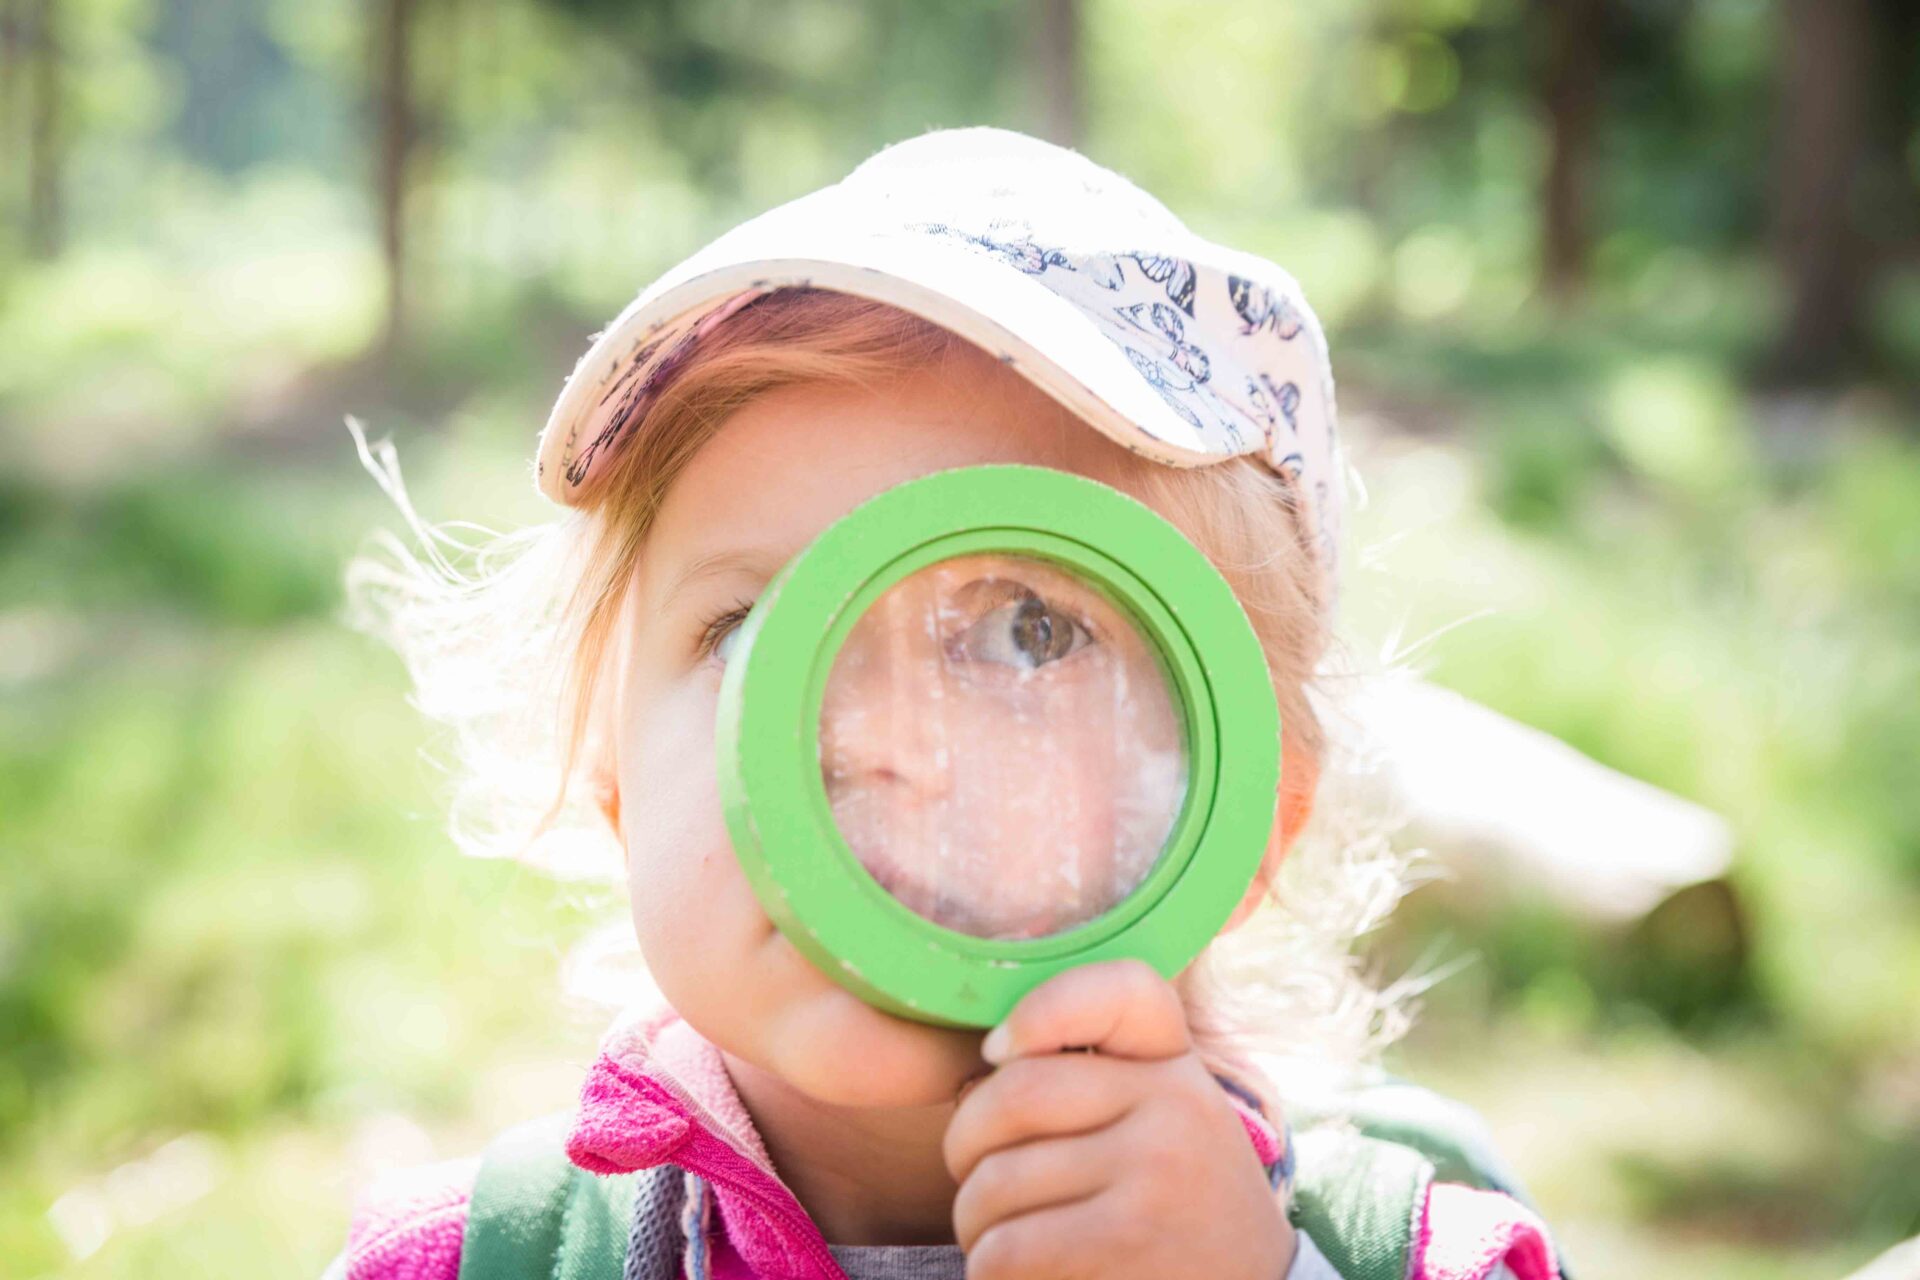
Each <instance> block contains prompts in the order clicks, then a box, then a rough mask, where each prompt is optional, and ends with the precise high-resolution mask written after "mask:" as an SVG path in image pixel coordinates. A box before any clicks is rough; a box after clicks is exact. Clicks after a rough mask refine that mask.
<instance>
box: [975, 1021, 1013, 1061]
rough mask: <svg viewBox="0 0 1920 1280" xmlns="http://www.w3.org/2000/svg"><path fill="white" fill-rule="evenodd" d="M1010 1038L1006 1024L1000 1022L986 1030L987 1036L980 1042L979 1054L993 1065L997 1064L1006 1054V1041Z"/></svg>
mask: <svg viewBox="0 0 1920 1280" xmlns="http://www.w3.org/2000/svg"><path fill="white" fill-rule="evenodd" d="M1011 1038H1012V1035H1011V1033H1009V1032H1008V1031H1007V1024H1006V1023H1004V1022H1003V1023H1001V1024H1000V1025H999V1026H997V1027H995V1028H994V1029H993V1030H991V1031H989V1032H987V1038H986V1039H985V1040H983V1041H981V1042H980V1056H981V1057H983V1058H985V1059H986V1060H987V1061H988V1062H991V1063H992V1064H993V1065H994V1066H996V1067H997V1066H999V1065H1000V1062H1001V1060H1002V1059H1003V1058H1005V1057H1006V1056H1007V1041H1008V1040H1010V1039H1011Z"/></svg>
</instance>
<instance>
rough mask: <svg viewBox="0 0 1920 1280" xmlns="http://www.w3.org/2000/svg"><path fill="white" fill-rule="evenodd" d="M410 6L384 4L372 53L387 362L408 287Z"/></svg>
mask: <svg viewBox="0 0 1920 1280" xmlns="http://www.w3.org/2000/svg"><path fill="white" fill-rule="evenodd" d="M414 7H415V0H384V4H383V6H382V12H381V26H380V31H379V38H378V42H377V47H376V58H377V61H378V64H379V94H378V97H379V102H378V112H377V113H378V129H379V138H378V146H379V169H378V175H377V179H376V181H377V184H378V187H379V201H380V250H381V254H382V256H383V258H384V260H385V263H386V276H387V300H386V321H385V327H384V330H383V332H382V334H381V338H380V346H381V352H382V355H383V356H386V357H388V358H391V357H392V356H393V355H395V354H396V353H397V352H398V350H399V349H400V347H401V345H402V343H403V342H404V341H405V339H406V333H407V313H408V302H409V299H408V293H407V287H408V284H409V278H408V271H407V265H408V264H407V235H406V212H407V190H408V186H409V182H408V179H409V176H410V175H409V172H408V171H409V166H410V161H411V160H412V157H413V144H414V138H415V132H416V122H415V120H414V106H413V94H412V89H413V85H412V48H411V36H412V29H413V13H414Z"/></svg>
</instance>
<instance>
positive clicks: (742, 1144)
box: [342, 1010, 1558, 1280]
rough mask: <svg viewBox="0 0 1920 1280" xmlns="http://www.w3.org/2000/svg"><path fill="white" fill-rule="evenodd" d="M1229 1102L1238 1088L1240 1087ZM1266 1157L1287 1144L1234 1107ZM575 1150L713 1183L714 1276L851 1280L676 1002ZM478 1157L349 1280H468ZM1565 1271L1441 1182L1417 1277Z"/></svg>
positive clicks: (364, 1208) (401, 1188)
mask: <svg viewBox="0 0 1920 1280" xmlns="http://www.w3.org/2000/svg"><path fill="white" fill-rule="evenodd" d="M1228 1096H1229V1097H1231V1096H1232V1095H1231V1094H1229V1095H1228ZM1234 1105H1235V1107H1236V1108H1237V1109H1238V1110H1239V1112H1240V1118H1241V1121H1242V1123H1243V1124H1244V1125H1245V1126H1246V1129H1247V1136H1248V1139H1249V1140H1250V1141H1251V1142H1252V1143H1253V1146H1254V1150H1255V1152H1256V1153H1257V1154H1258V1155H1259V1157H1260V1160H1261V1162H1262V1163H1263V1164H1264V1163H1271V1162H1272V1161H1273V1160H1275V1159H1277V1158H1278V1157H1279V1155H1280V1152H1281V1140H1280V1138H1279V1137H1278V1136H1277V1135H1276V1134H1275V1132H1274V1130H1273V1128H1272V1127H1271V1126H1270V1125H1269V1124H1268V1123H1267V1122H1266V1120H1265V1119H1264V1118H1262V1117H1261V1116H1260V1115H1259V1113H1257V1112H1255V1111H1253V1110H1250V1109H1249V1108H1247V1107H1245V1106H1242V1105H1241V1104H1240V1103H1239V1102H1238V1101H1237V1100H1236V1101H1235V1103H1234ZM567 1155H568V1156H569V1157H570V1158H571V1159H572V1160H573V1162H574V1163H575V1164H577V1165H579V1166H580V1167H581V1168H583V1169H586V1170H589V1171H591V1172H594V1173H604V1174H613V1173H626V1172H632V1171H635V1170H639V1169H647V1168H651V1167H653V1166H655V1165H658V1164H664V1163H672V1164H675V1165H678V1166H680V1167H681V1168H683V1169H686V1170H688V1171H690V1172H692V1173H695V1174H698V1175H699V1176H700V1177H702V1178H704V1179H706V1180H707V1182H708V1183H709V1184H710V1185H711V1186H712V1187H713V1191H714V1201H715V1204H716V1207H717V1209H718V1216H719V1220H720V1222H719V1225H720V1229H719V1231H718V1232H717V1233H716V1237H715V1239H714V1240H713V1241H712V1253H711V1257H712V1268H713V1270H712V1274H713V1277H714V1280H757V1278H759V1277H780V1278H781V1280H846V1276H845V1273H844V1272H842V1271H841V1269H840V1267H839V1264H837V1263H836V1262H835V1261H834V1259H833V1256H832V1254H831V1253H829V1252H828V1249H827V1242H826V1239H825V1238H824V1237H823V1236H822V1235H821V1234H820V1229H819V1227H817V1226H816V1225H815V1224H814V1221H813V1219H812V1218H811V1217H809V1216H808V1214H807V1211H806V1210H805V1209H804V1208H803V1207H801V1204H800V1202H799V1200H797V1199H796V1198H795V1197H794V1194H793V1192H792V1191H791V1190H790V1189H788V1187H787V1185H786V1184H785V1183H784V1182H782V1181H781V1180H780V1175H779V1174H778V1173H776V1172H775V1171H774V1168H773V1161H772V1160H771V1159H770V1158H769V1157H768V1155H767V1150H766V1147H765V1145H764V1144H763V1143H762V1142H761V1139H760V1135H759V1133H758V1131H756V1130H755V1128H754V1126H753V1121H752V1120H751V1119H750V1118H749V1117H748V1115H747V1110H746V1107H745V1106H744V1105H743V1104H742V1103H741V1101H740V1095H739V1094H738V1093H737V1092H736V1091H735V1090H734V1087H733V1082H732V1080H731V1079H730V1078H729V1077H728V1075H727V1070H726V1065H725V1063H724V1062H723V1061H722V1059H721V1057H720V1051H719V1050H718V1049H716V1048H715V1047H714V1046H713V1045H712V1044H710V1043H708V1042H707V1040H706V1039H705V1038H703V1037H702V1036H701V1035H700V1033H699V1032H697V1031H695V1030H694V1029H693V1028H692V1027H691V1026H689V1025H688V1024H687V1023H686V1022H685V1021H684V1020H682V1019H681V1018H680V1017H679V1016H678V1015H677V1014H674V1013H673V1012H672V1011H671V1010H667V1011H664V1012H662V1013H660V1014H657V1015H655V1016H654V1017H652V1018H651V1019H649V1020H646V1021H644V1022H639V1023H633V1024H627V1025H622V1026H616V1027H615V1028H614V1029H613V1031H611V1032H609V1033H608V1035H607V1037H606V1039H605V1040H604V1041H603V1042H602V1045H601V1051H600V1055H599V1057H598V1059H597V1060H596V1061H595V1062H594V1064H593V1066H592V1068H591V1069H590V1070H589V1071H588V1073H587V1078H586V1081H585V1082H584V1083H583V1084H582V1086H581V1089H580V1108H579V1111H578V1112H577V1113H576V1115H575V1117H574V1122H573V1129H572V1132H571V1134H570V1135H569V1137H568V1139H567ZM478 1168H479V1159H478V1158H477V1157H475V1158H472V1159H467V1160H462V1161H456V1162H450V1163H447V1164H441V1165H435V1166H431V1167H430V1168H428V1169H425V1170H421V1171H418V1172H417V1173H416V1174H414V1175H411V1176H409V1177H404V1178H402V1179H399V1180H397V1181H395V1182H391V1183H388V1184H385V1186H384V1187H383V1188H379V1189H376V1190H375V1191H374V1192H373V1193H372V1194H370V1195H368V1196H367V1197H365V1198H363V1200H362V1202H361V1204H360V1206H359V1208H358V1210H357V1211H356V1213H355V1214H354V1218H353V1224H352V1226H351V1227H350V1229H349V1231H348V1238H347V1248H346V1252H345V1254H344V1255H343V1256H342V1259H343V1261H344V1264H345V1265H344V1274H345V1275H346V1277H347V1278H348V1280H458V1276H459V1271H460V1241H461V1236H462V1234H463V1232H464V1231H465V1228H466V1219H467V1198H468V1195H469V1193H470V1192H471V1190H472V1187H473V1179H474V1174H475V1172H476V1171H477V1170H478ZM1503 1263H1504V1264H1505V1265H1506V1266H1507V1267H1508V1268H1509V1269H1510V1270H1511V1271H1512V1273H1513V1274H1514V1276H1516V1277H1517V1278H1518V1280H1554V1277H1555V1276H1556V1275H1557V1274H1558V1273H1557V1269H1556V1267H1555V1263H1554V1259H1553V1251H1552V1247H1551V1245H1549V1243H1548V1242H1547V1237H1546V1232H1545V1229H1544V1228H1543V1227H1542V1226H1541V1224H1540V1222H1539V1220H1538V1219H1537V1218H1535V1217H1534V1215H1533V1214H1532V1213H1531V1212H1529V1211H1528V1210H1527V1209H1526V1208H1525V1207H1524V1206H1522V1205H1520V1204H1519V1203H1517V1202H1515V1201H1514V1200H1512V1199H1510V1198H1509V1197H1507V1196H1504V1195H1500V1194H1498V1193H1496V1192H1491V1191H1480V1190H1476V1189H1474V1188H1471V1187H1466V1186H1461V1185H1458V1184H1453V1183H1439V1182H1436V1183H1435V1184H1434V1185H1433V1189H1432V1190H1431V1191H1430V1192H1429V1193H1428V1197H1427V1204H1426V1206H1425V1212H1424V1214H1423V1220H1422V1222H1421V1224H1420V1233H1419V1238H1418V1241H1417V1243H1416V1248H1415V1258H1414V1265H1413V1267H1412V1269H1411V1271H1410V1273H1409V1280H1486V1277H1488V1276H1489V1275H1490V1274H1491V1273H1493V1272H1494V1271H1495V1269H1496V1268H1497V1267H1498V1266H1500V1265H1501V1264H1503Z"/></svg>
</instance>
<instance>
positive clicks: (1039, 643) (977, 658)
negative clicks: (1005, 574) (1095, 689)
mask: <svg viewBox="0 0 1920 1280" xmlns="http://www.w3.org/2000/svg"><path fill="white" fill-rule="evenodd" d="M997 585H998V586H1000V587H1002V588H1011V589H1012V592H1014V593H1017V594H1016V598H1014V599H1012V600H1009V601H1008V602H1007V603H1005V604H1002V605H999V606H997V607H995V608H993V609H990V610H988V611H987V612H986V613H985V614H984V615H982V616H981V617H980V619H979V620H978V621H976V622H974V623H973V624H972V625H971V626H969V627H968V628H967V629H966V630H965V631H963V632H961V633H960V635H959V636H958V637H957V638H956V639H955V641H954V650H955V652H956V654H957V655H958V656H960V657H962V658H964V659H966V660H969V661H974V662H992V663H997V664H999V665H1001V666H1006V667H1013V668H1015V669H1017V670H1021V671H1034V670H1038V669H1039V668H1041V667H1043V666H1046V665H1047V664H1048V663H1050V662H1058V661H1060V659H1062V658H1064V657H1066V656H1067V655H1068V654H1071V653H1074V652H1076V651H1078V650H1080V649H1082V648H1085V647H1086V646H1087V645H1088V644H1090V643H1091V642H1092V639H1093V638H1092V637H1091V636H1090V635H1088V633H1087V629H1086V628H1085V627H1084V626H1082V625H1081V623H1080V622H1079V620H1078V619H1077V618H1075V617H1074V616H1073V615H1072V614H1071V613H1069V612H1067V611H1066V610H1065V609H1062V608H1059V607H1058V606H1056V605H1054V604H1051V603H1049V602H1048V601H1047V600H1045V599H1043V598H1042V597H1040V596H1037V595H1035V594H1033V593H1032V592H1031V591H1028V590H1027V589H1026V588H1024V587H1021V586H1018V584H1012V583H1000V584H997Z"/></svg>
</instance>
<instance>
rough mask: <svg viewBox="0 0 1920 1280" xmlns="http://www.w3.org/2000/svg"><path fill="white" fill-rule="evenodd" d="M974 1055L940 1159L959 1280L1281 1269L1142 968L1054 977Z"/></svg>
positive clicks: (1169, 1016)
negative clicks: (952, 1186)
mask: <svg viewBox="0 0 1920 1280" xmlns="http://www.w3.org/2000/svg"><path fill="white" fill-rule="evenodd" d="M1078 1047H1091V1048H1092V1049H1094V1050H1095V1052H1093V1053H1066V1052H1062V1050H1065V1049H1069V1048H1078ZM982 1052H983V1053H984V1054H985V1055H986V1058H987V1060H988V1061H989V1062H992V1063H995V1064H996V1068H997V1069H996V1070H995V1071H994V1072H993V1074H992V1075H990V1076H988V1077H987V1078H986V1079H985V1080H984V1081H982V1082H981V1083H980V1084H979V1085H977V1086H975V1087H974V1088H972V1089H971V1091H969V1092H966V1093H965V1094H964V1095H963V1097H962V1099H961V1102H960V1106H959V1108H958V1110H956V1111H955V1113H954V1117H953V1121H952V1123H951V1124H950V1125H949V1126H948V1128H947V1136H946V1142H945V1147H944V1153H945V1156H946V1162H947V1168H948V1170H949V1171H950V1172H951V1173H952V1174H953V1177H954V1180H955V1181H956V1182H958V1183H959V1184H960V1193H959V1195H958V1196H957V1197H956V1198H955V1200H954V1203H953V1226H954V1231H955V1233H956V1235H957V1236H958V1238H959V1241H960V1247H961V1248H962V1249H964V1250H966V1253H967V1277H968V1280H1016V1278H1018V1280H1067V1278H1068V1277H1077V1276H1086V1277H1100V1280H1117V1278H1118V1277H1126V1276H1139V1277H1143V1278H1144V1277H1151V1278H1152V1280H1164V1277H1167V1276H1209V1277H1217V1278H1218V1280H1281V1278H1282V1277H1283V1276H1285V1275H1286V1273H1287V1270H1288V1268H1289V1267H1290V1266H1292V1264H1293V1252H1294V1234H1293V1228H1292V1226H1291V1225H1290V1224H1289V1223H1288V1222H1287V1216H1286V1212H1285V1205H1284V1204H1283V1203H1282V1202H1281V1201H1280V1199H1279V1197H1278V1196H1277V1195H1276V1193H1275V1192H1274V1191H1273V1189H1272V1188H1271V1187H1269V1186H1268V1184H1267V1176H1266V1171H1265V1170H1264V1169H1262V1168H1261V1166H1260V1161H1259V1158H1258V1157H1257V1156H1256V1155H1255V1154H1254V1150H1253V1145H1252V1143H1250V1142H1249V1141H1248V1140H1247V1131H1246V1129H1245V1127H1244V1126H1243V1125H1242V1124H1241V1122H1240V1117H1239V1116H1238V1114H1237V1113H1236V1112H1235V1111H1234V1108H1233V1104H1232V1103H1231V1102H1230V1101H1229V1100H1228V1097H1227V1094H1226V1091H1225V1090H1223V1089H1222V1088H1221V1087H1220V1085H1219V1083H1218V1082H1217V1081H1215V1080H1214V1078H1213V1077H1212V1075H1211V1074H1209V1073H1208V1071H1207V1069H1206V1067H1205V1066H1204V1065H1203V1064H1202V1063H1201V1061H1200V1059H1199V1057H1198V1055H1196V1054H1195V1053H1194V1049H1193V1043H1192V1041H1191V1040H1190V1039H1189V1037H1188V1035H1187V1020H1186V1014H1185V1011H1184V1010H1183V1009H1182V1008H1181V1005H1180V997H1179V996H1178V994H1176V993H1175V991H1174V989H1173V987H1172V986H1171V985H1170V984H1169V983H1168V982H1167V981H1166V980H1165V979H1164V978H1162V977H1161V976H1160V975H1159V974H1158V973H1156V972H1155V971H1154V970H1153V969H1152V968H1151V967H1150V966H1148V965H1147V964H1145V963H1143V962H1141V961H1136V960H1119V961H1110V962H1107V963H1102V964H1094V965H1086V966H1083V967H1081V968H1078V969H1072V970H1069V971H1068V972H1066V973H1063V974H1060V975H1059V976H1057V977H1055V978H1053V979H1051V980H1049V981H1048V982H1046V983H1044V984H1042V985H1041V986H1040V987H1038V988H1036V989H1035V990H1033V991H1032V992H1030V993H1028V995H1027V996H1026V998H1025V999H1023V1000H1022V1001H1021V1002H1020V1003H1019V1005H1018V1006H1016V1007H1015V1008H1014V1011H1013V1012H1012V1013H1011V1014H1009V1015H1007V1020H1006V1021H1005V1022H1003V1023H1001V1024H1000V1025H999V1026H998V1027H996V1028H995V1029H994V1031H993V1033H992V1034H991V1035H989V1036H988V1037H987V1041H986V1044H985V1046H984V1047H983V1050H982Z"/></svg>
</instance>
